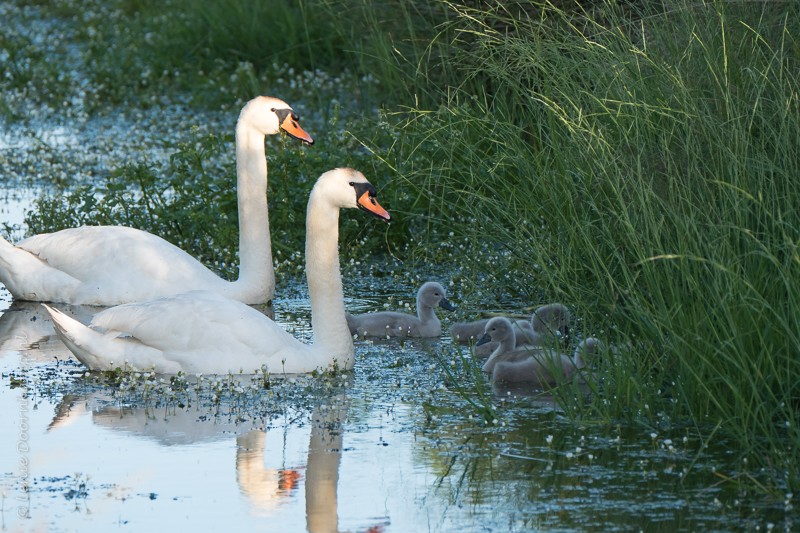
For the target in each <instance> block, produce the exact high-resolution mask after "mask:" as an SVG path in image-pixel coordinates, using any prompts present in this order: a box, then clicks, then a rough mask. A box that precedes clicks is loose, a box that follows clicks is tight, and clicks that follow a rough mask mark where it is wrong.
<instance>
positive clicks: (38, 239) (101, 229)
mask: <svg viewBox="0 0 800 533" xmlns="http://www.w3.org/2000/svg"><path fill="white" fill-rule="evenodd" d="M281 130H283V131H285V132H286V133H288V134H289V135H291V136H292V137H295V138H297V139H300V140H301V141H304V142H306V143H308V144H312V143H313V142H314V141H313V139H312V138H311V136H310V135H309V134H308V133H306V132H305V131H304V130H303V128H301V127H300V125H299V124H298V118H297V115H296V114H295V113H294V111H293V110H292V108H291V107H289V105H288V104H286V103H285V102H283V101H281V100H278V99H277V98H271V97H267V96H259V97H257V98H254V99H253V100H250V101H249V102H248V103H247V104H246V105H245V106H244V108H242V111H241V113H240V115H239V120H238V122H237V124H236V172H237V176H238V178H237V194H238V198H239V255H240V258H241V264H240V266H239V279H237V280H236V281H233V282H231V281H226V280H224V279H222V278H220V277H219V276H217V275H216V274H214V273H213V272H212V271H211V270H209V269H208V268H206V267H205V266H203V265H202V264H201V263H200V262H199V261H197V260H196V259H195V258H194V257H192V256H191V255H189V254H187V253H186V252H184V251H183V250H181V249H180V248H178V247H176V246H174V245H172V244H170V243H168V242H167V241H165V240H164V239H162V238H161V237H157V236H155V235H152V234H150V233H147V232H145V231H141V230H137V229H134V228H128V227H123V226H84V227H80V228H70V229H65V230H62V231H58V232H55V233H46V234H42V235H36V236H33V237H29V238H27V239H24V240H22V241H20V242H18V243H17V244H16V246H14V245H12V244H11V243H9V242H8V241H6V240H5V239H3V238H1V237H0V282H2V283H3V284H4V285H5V286H6V288H7V289H8V290H9V291H10V292H11V294H12V295H13V296H14V298H16V299H19V300H32V301H38V302H63V303H71V304H91V305H117V304H121V303H127V302H136V301H143V300H148V299H152V298H158V297H161V296H168V295H173V294H178V293H181V292H185V291H189V290H193V289H205V290H210V291H213V292H215V293H218V294H222V295H225V296H228V297H230V298H233V299H235V300H239V301H242V302H245V303H250V304H258V303H264V302H266V301H268V300H270V299H271V298H272V295H273V292H274V291H275V273H274V272H273V266H272V250H271V244H270V236H269V219H268V215H267V159H266V153H265V147H264V139H265V136H267V135H274V134H276V133H278V132H279V131H281Z"/></svg>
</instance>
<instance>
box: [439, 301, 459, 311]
mask: <svg viewBox="0 0 800 533" xmlns="http://www.w3.org/2000/svg"><path fill="white" fill-rule="evenodd" d="M439 307H441V308H442V309H445V310H447V311H455V310H456V308H455V307H454V306H453V304H451V303H450V300H448V299H447V298H442V299H441V300H440V301H439Z"/></svg>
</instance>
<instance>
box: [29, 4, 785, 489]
mask: <svg viewBox="0 0 800 533" xmlns="http://www.w3.org/2000/svg"><path fill="white" fill-rule="evenodd" d="M54 4H55V5H54V7H55V8H57V10H58V12H60V13H61V14H62V15H63V16H65V17H76V16H77V13H78V12H79V11H80V9H82V7H81V6H80V5H78V4H73V3H70V2H55V3H54ZM417 4H418V3H417V2H410V1H405V0H396V1H386V2H379V3H366V2H365V3H360V4H359V3H356V4H354V3H349V2H337V1H334V0H311V1H303V2H274V3H272V2H271V3H269V4H266V3H265V4H257V7H254V8H253V9H256V12H252V11H247V10H246V9H245V6H251V5H252V3H250V2H243V1H238V0H227V1H226V2H211V1H209V2H184V1H181V0H175V1H172V2H168V3H166V4H164V3H161V2H159V3H154V2H148V1H145V0H142V1H140V2H120V3H119V4H118V6H119V9H118V10H116V11H114V12H113V14H111V15H109V16H108V17H107V18H106V19H104V20H106V21H109V20H110V21H111V23H109V24H100V23H99V21H96V23H94V24H92V23H87V24H84V25H83V26H81V27H82V30H81V32H83V33H82V35H81V38H82V39H84V41H85V42H88V43H89V45H90V46H89V56H90V59H91V60H90V61H89V64H90V65H92V66H93V67H92V68H91V69H90V72H89V75H90V77H91V78H92V80H93V81H92V86H93V87H95V88H97V92H96V94H97V100H96V102H97V103H99V104H101V105H100V106H99V107H102V105H104V104H107V103H114V102H123V101H127V100H128V99H129V98H134V99H137V100H141V101H143V102H145V103H146V102H149V101H152V98H153V97H154V96H155V95H158V94H161V93H163V92H164V91H187V90H188V91H190V93H191V94H192V95H193V98H194V100H195V103H196V104H197V105H204V106H217V105H219V104H220V102H223V101H224V102H227V103H228V105H230V102H231V101H232V100H235V99H240V100H241V99H244V98H247V97H249V96H250V95H252V94H253V93H257V92H262V91H267V90H269V91H273V90H274V89H275V88H276V87H277V88H278V89H280V90H283V91H285V93H286V94H285V95H283V94H281V96H282V97H284V98H285V99H286V100H288V101H295V100H298V99H299V100H303V101H306V102H308V103H309V105H312V106H313V105H317V106H319V107H320V108H321V109H323V111H324V112H325V113H327V114H328V115H329V116H330V117H334V116H335V111H334V109H333V107H332V105H331V97H330V93H329V92H326V90H321V89H320V90H318V91H316V92H315V90H314V85H313V84H310V83H306V84H303V85H302V87H303V89H304V90H303V91H299V90H298V85H297V84H293V83H291V81H292V80H291V77H292V76H293V75H300V73H302V72H303V71H304V70H310V71H314V69H321V70H323V71H325V72H327V73H328V74H330V75H331V76H334V78H335V79H337V80H339V81H338V82H337V83H334V84H331V85H325V87H329V88H330V90H335V91H336V96H337V98H341V97H342V95H345V97H347V98H348V102H347V104H348V105H347V108H346V117H345V118H340V119H338V120H340V122H339V123H338V125H337V127H336V128H331V129H332V131H331V132H330V133H323V134H322V136H321V138H320V139H318V140H320V141H321V142H320V144H321V145H322V146H327V148H326V149H325V150H324V151H323V152H322V154H323V155H319V156H314V157H316V159H312V160H309V161H307V162H306V163H303V164H307V165H308V172H309V173H311V172H312V168H314V167H320V168H327V166H329V164H341V162H342V161H347V162H348V164H354V165H358V166H359V167H360V168H362V169H363V170H364V171H365V172H367V173H372V174H373V175H374V174H377V175H379V176H385V177H388V178H389V179H388V180H386V179H381V180H380V181H381V182H382V184H383V187H382V191H381V194H382V197H383V198H387V200H386V203H387V204H388V205H389V206H390V207H391V208H392V211H393V213H397V214H398V216H397V219H398V220H399V221H400V223H399V224H397V225H395V226H394V230H393V232H392V234H391V235H387V237H386V238H387V239H388V241H389V245H390V246H392V247H393V248H392V249H393V252H394V253H396V254H399V255H401V256H406V257H408V256H410V255H411V253H409V252H414V257H419V256H420V255H422V256H425V257H427V258H428V259H429V260H431V261H436V260H438V259H440V257H438V256H437V255H436V254H437V252H436V251H435V250H437V243H439V242H441V241H443V240H447V239H450V238H451V237H450V234H451V232H452V233H453V237H454V238H459V239H466V240H468V241H469V242H472V243H475V246H480V247H484V246H490V247H492V248H493V249H495V250H498V251H501V252H503V253H499V254H497V255H496V259H495V260H494V262H492V263H486V262H483V261H482V262H480V263H476V264H474V265H472V266H473V267H474V270H472V271H473V272H476V278H477V276H481V277H484V278H486V279H488V280H490V281H489V282H484V283H485V284H492V283H497V284H500V285H502V286H503V290H504V291H506V292H508V293H511V294H514V295H516V296H517V297H519V298H521V299H523V300H527V301H530V302H531V303H532V304H535V303H541V302H543V301H552V300H561V301H563V302H565V303H567V304H568V305H569V306H570V307H571V308H573V310H574V311H575V314H576V315H577V316H580V317H582V323H581V326H580V329H581V331H582V332H583V333H585V334H594V335H597V336H600V337H602V338H605V339H607V340H609V341H610V342H612V343H614V344H615V345H616V346H617V347H618V350H616V351H615V352H614V353H609V354H607V355H606V357H605V358H604V359H602V360H601V361H599V362H598V370H599V375H600V376H602V377H601V378H600V380H599V383H598V384H597V387H596V390H597V394H596V395H594V397H593V398H592V400H591V402H592V403H591V404H590V405H588V406H582V408H581V409H580V414H581V416H583V417H585V418H589V419H596V420H600V421H605V422H611V421H619V420H624V421H628V422H634V421H636V422H643V423H646V424H651V425H653V426H654V427H659V426H660V425H664V424H666V425H684V424H693V425H696V426H697V427H699V428H702V429H701V431H706V432H709V433H710V431H711V429H712V428H719V430H721V431H724V432H726V433H727V434H729V435H731V436H733V437H735V438H736V439H737V441H738V443H739V445H740V449H741V452H742V454H743V456H744V457H747V458H748V460H749V464H751V465H758V466H762V465H763V466H769V467H770V468H771V469H772V471H773V472H775V473H776V476H777V477H776V479H775V480H774V481H775V486H776V487H777V486H786V485H788V486H789V487H794V488H796V487H797V484H798V481H800V477H798V475H799V474H800V467H799V465H798V462H797V458H796V455H797V454H796V449H797V447H798V445H800V430H799V429H798V423H800V418H799V417H798V415H797V408H798V404H800V357H799V356H800V354H798V349H799V347H800V338H799V337H800V288H799V286H798V280H800V255H799V253H798V243H799V242H800V241H799V240H798V239H799V238H800V215H799V214H798V209H797V207H798V205H800V192H798V188H797V187H796V186H794V185H793V183H794V181H793V180H794V178H795V177H796V176H798V175H799V174H800V168H798V167H800V144H799V143H798V138H800V103H798V95H799V94H800V74H798V73H799V72H800V68H799V67H800V64H798V63H800V41H798V35H800V22H799V21H800V9H799V8H798V7H797V5H796V4H794V3H790V2H773V3H747V2H707V3H704V2H669V3H666V2H665V3H664V4H663V5H662V4H661V3H660V2H644V1H642V2H628V3H618V2H583V3H581V4H573V3H567V2H556V3H547V4H539V3H534V4H525V3H519V4H516V3H514V4H509V3H503V4H502V5H501V4H500V3H494V2H470V3H468V5H460V4H451V3H448V2H433V3H425V4H426V5H425V7H424V8H420V7H417ZM266 5H269V6H270V7H269V10H266V8H265V7H264V6H266ZM503 5H505V6H506V7H503ZM509 5H511V7H508V6H509ZM258 6H261V7H258ZM259 9H263V11H258V10H259ZM84 19H86V17H84ZM89 20H90V22H91V21H92V20H94V19H93V18H91V17H89ZM122 26H124V27H125V28H126V31H125V32H123V33H122V34H121V36H119V35H120V34H119V33H117V32H116V30H117V29H119V27H122ZM18 39H22V37H18ZM19 42H21V41H19ZM19 42H18V41H14V43H16V44H15V46H18V48H19V47H20V46H21V45H19ZM290 68H292V69H294V70H292V71H290V70H289V69H290ZM48 72H49V71H48ZM123 73H124V75H123ZM26 75H27V74H26V73H25V72H24V71H23V72H22V73H21V74H20V77H21V78H24V77H25V76H26ZM337 76H338V77H337ZM379 107H380V108H381V109H382V111H381V113H380V114H377V113H375V112H374V111H373V110H374V109H375V108H379ZM342 127H343V129H344V130H346V132H342V131H341V129H340V128H342ZM354 154H356V155H354ZM279 157H280V156H279ZM271 168H272V167H271ZM189 170H191V168H190V169H189ZM304 172H305V171H304ZM317 173H318V172H317ZM173 175H174V174H173ZM312 175H313V174H312ZM116 179H118V180H120V181H119V182H120V183H122V184H123V186H128V185H135V186H137V187H138V186H142V184H144V186H148V185H147V184H148V183H151V182H152V183H156V182H157V181H158V177H157V176H152V177H150V178H148V180H149V181H148V180H142V179H140V178H136V174H135V172H133V170H129V171H124V172H122V173H121V174H120V175H119V176H118V177H117V178H116ZM208 179H209V180H215V179H220V180H229V179H230V178H229V177H220V178H214V177H212V176H209V177H208ZM137 180H138V181H137ZM220 183H222V182H220ZM203 188H204V189H208V188H209V185H207V184H204V185H203ZM212 188H213V187H212ZM88 193H89V191H84V193H82V194H84V195H85V194H88ZM195 193H196V192H195ZM196 194H197V193H196ZM43 206H44V204H43ZM228 208H229V209H233V206H232V205H228ZM46 209H48V210H49V211H47V216H46V217H39V218H38V219H37V218H36V217H32V218H31V221H32V222H33V223H34V224H33V226H34V227H35V229H37V230H44V229H52V228H51V227H48V224H51V225H52V221H57V220H60V217H59V214H58V213H59V212H65V211H66V212H69V211H74V205H72V206H71V205H69V204H68V203H63V202H58V203H56V204H48V205H47V206H46ZM141 209H142V210H143V211H146V210H147V207H146V206H142V208H141ZM293 209H302V204H301V203H298V205H297V206H294V207H293ZM43 212H45V211H44V210H43ZM118 213H119V211H115V210H113V209H111V210H109V211H108V217H107V218H103V219H98V220H101V221H103V222H107V221H108V219H113V218H114V217H116V216H119V215H118ZM128 213H130V210H129V211H128ZM92 217H95V215H93V214H91V212H90V214H89V219H87V220H82V221H83V222H90V221H91V218H92ZM61 218H63V217H61ZM156 219H158V220H163V219H161V218H158V217H156V218H154V219H153V220H156ZM137 220H139V219H137ZM139 222H141V224H142V225H144V226H145V227H146V226H147V220H146V219H141V220H139ZM174 223H175V224H176V226H175V228H170V227H164V228H159V229H160V230H162V231H160V233H162V234H166V235H173V236H175V235H179V234H180V232H181V231H184V232H185V231H187V228H183V229H181V227H180V226H181V224H185V222H181V221H180V220H178V221H174ZM283 223H284V222H282V221H281V220H280V219H277V220H276V222H275V223H274V225H275V226H276V227H277V228H279V229H278V231H280V227H281V224H283ZM294 226H296V224H294V223H293V221H292V219H291V217H288V218H287V219H286V221H285V227H286V228H287V230H286V231H290V228H291V227H294ZM210 227H211V226H210ZM176 228H177V229H176ZM163 232H166V233H163ZM208 233H209V235H214V238H216V239H218V240H217V241H214V242H213V245H212V246H210V248H212V249H230V248H232V247H231V246H229V245H227V244H225V243H224V242H222V240H224V238H225V237H224V236H225V235H229V233H230V232H215V231H214V230H213V228H212V229H211V230H209V231H208ZM409 234H413V235H414V236H415V237H416V238H417V240H418V241H420V244H421V246H420V248H419V250H416V249H413V248H408V247H406V245H405V243H406V242H407V240H408V239H407V237H408V235H409ZM230 235H232V233H230ZM291 235H294V234H291ZM175 238H176V240H177V237H175ZM231 238H232V237H231ZM292 238H295V237H292ZM380 245H381V246H384V245H385V242H384V241H383V240H381V242H380ZM473 256H475V254H464V257H463V261H470V260H471V259H470V258H471V257H473ZM221 261H223V262H224V261H225V259H221ZM507 273H512V275H511V276H507V275H506V274H507ZM492 280H494V281H492ZM479 285H480V283H479V282H478V281H477V280H472V285H471V286H479ZM463 297H464V300H465V303H466V304H467V305H469V303H470V298H471V295H470V294H469V293H466V294H464V295H463ZM566 400H568V398H566V397H565V401H566ZM784 476H785V477H784Z"/></svg>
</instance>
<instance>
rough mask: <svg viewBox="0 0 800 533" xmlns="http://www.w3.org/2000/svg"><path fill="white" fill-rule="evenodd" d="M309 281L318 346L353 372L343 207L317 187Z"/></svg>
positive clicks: (311, 209)
mask: <svg viewBox="0 0 800 533" xmlns="http://www.w3.org/2000/svg"><path fill="white" fill-rule="evenodd" d="M306 277H307V280H308V293H309V297H310V299H311V328H312V330H313V332H314V341H313V342H314V346H315V347H317V348H320V349H324V350H325V352H326V353H327V354H328V356H329V357H330V358H331V359H335V360H336V363H337V365H338V367H339V369H345V370H349V369H351V368H353V362H354V357H353V338H352V337H351V336H350V330H349V328H348V327H347V319H346V317H345V309H344V291H343V289H342V275H341V272H340V270H339V207H338V206H335V205H333V204H332V203H331V202H329V201H327V200H326V199H325V197H324V195H323V194H322V191H321V190H320V189H319V188H317V187H315V188H314V190H312V191H311V196H310V197H309V200H308V211H307V212H306Z"/></svg>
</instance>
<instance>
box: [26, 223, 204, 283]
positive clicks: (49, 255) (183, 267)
mask: <svg viewBox="0 0 800 533" xmlns="http://www.w3.org/2000/svg"><path fill="white" fill-rule="evenodd" d="M16 246H17V247H18V248H21V249H23V250H27V251H28V252H30V253H32V254H34V255H36V256H37V257H39V258H40V259H41V260H43V261H45V262H46V263H47V264H48V265H50V266H51V267H52V268H55V269H57V270H60V271H62V272H66V273H67V274H69V275H71V276H74V277H76V278H77V279H81V280H84V279H87V278H90V279H92V280H95V281H96V282H98V283H101V284H102V283H112V284H114V283H119V280H120V279H125V278H126V276H134V277H136V279H139V278H141V277H143V276H146V278H147V279H150V280H152V281H151V282H155V281H160V280H167V279H169V280H172V281H173V282H176V281H178V280H180V279H181V278H182V276H184V275H186V273H187V272H191V273H192V275H193V276H197V275H198V272H205V271H207V273H208V276H209V279H216V276H214V275H213V273H212V272H211V271H210V270H208V269H206V268H204V267H202V266H201V264H200V263H199V262H198V261H197V260H196V259H195V258H193V257H192V256H191V255H189V254H187V253H186V252H184V251H183V250H181V249H180V248H178V247H176V246H173V245H172V244H170V243H169V242H167V241H165V240H164V239H162V238H161V237H158V236H157V235H153V234H151V233H147V232H144V231H140V230H137V229H134V228H128V227H124V226H83V227H80V228H69V229H65V230H61V231H58V232H56V233H45V234H41V235H34V236H33V237H28V238H27V239H24V240H22V241H20V242H18V243H17V245H16ZM97 265H103V268H102V269H98V268H97Z"/></svg>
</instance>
